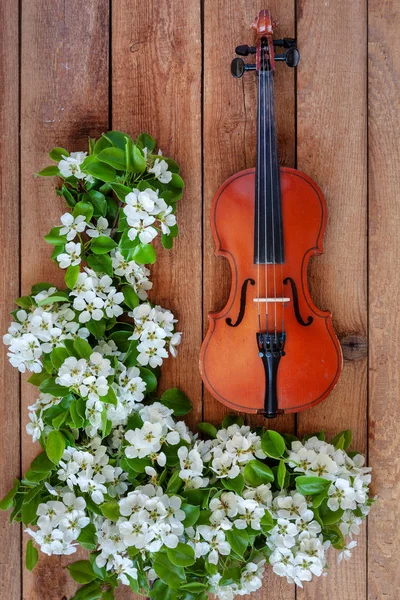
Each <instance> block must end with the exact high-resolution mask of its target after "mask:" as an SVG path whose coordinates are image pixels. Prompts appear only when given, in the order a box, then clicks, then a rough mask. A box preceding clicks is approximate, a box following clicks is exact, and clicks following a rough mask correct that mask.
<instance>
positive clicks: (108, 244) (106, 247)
mask: <svg viewBox="0 0 400 600" xmlns="http://www.w3.org/2000/svg"><path fill="white" fill-rule="evenodd" d="M116 246H117V244H116V242H114V240H113V239H111V238H110V237H108V236H107V235H99V236H98V237H96V238H93V239H92V243H91V245H90V249H91V251H92V252H94V254H107V253H108V252H110V251H111V250H112V249H113V248H116Z"/></svg>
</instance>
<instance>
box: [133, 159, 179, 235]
mask: <svg viewBox="0 0 400 600" xmlns="http://www.w3.org/2000/svg"><path fill="white" fill-rule="evenodd" d="M163 162H165V161H163ZM125 202H126V205H125V206H124V209H123V210H124V213H125V216H126V219H127V223H128V225H129V229H128V236H129V239H131V240H135V239H136V237H137V236H138V237H139V240H140V241H141V242H142V244H150V242H152V241H153V240H154V238H155V237H156V236H157V228H156V227H155V226H154V224H155V223H156V221H158V222H159V224H160V226H161V231H162V233H164V234H167V235H168V234H169V233H170V232H171V230H170V227H173V226H174V225H176V217H175V215H174V214H173V213H172V206H168V205H167V203H166V202H165V200H164V199H163V198H161V197H160V196H159V195H158V191H157V190H156V191H154V190H152V189H151V188H148V189H145V190H144V191H140V190H138V189H137V188H135V189H134V190H133V191H132V192H130V193H129V194H127V195H126V196H125Z"/></svg>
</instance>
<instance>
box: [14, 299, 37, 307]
mask: <svg viewBox="0 0 400 600" xmlns="http://www.w3.org/2000/svg"><path fill="white" fill-rule="evenodd" d="M14 302H15V304H16V305H17V306H19V307H20V308H23V309H26V310H30V308H31V306H34V305H35V302H34V300H33V299H32V298H31V297H30V296H21V298H17V299H16V300H14Z"/></svg>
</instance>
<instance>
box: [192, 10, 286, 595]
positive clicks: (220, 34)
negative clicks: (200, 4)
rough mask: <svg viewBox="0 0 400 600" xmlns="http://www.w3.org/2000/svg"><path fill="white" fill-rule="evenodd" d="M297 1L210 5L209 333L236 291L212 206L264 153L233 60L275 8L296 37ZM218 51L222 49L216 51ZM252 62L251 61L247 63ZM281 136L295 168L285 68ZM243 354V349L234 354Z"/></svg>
mask: <svg viewBox="0 0 400 600" xmlns="http://www.w3.org/2000/svg"><path fill="white" fill-rule="evenodd" d="M293 6H294V5H293V2H291V1H289V0H283V1H281V2H277V1H271V2H269V4H268V6H266V5H265V3H264V2H260V1H253V0H252V1H250V2H249V1H244V0H237V1H236V2H230V1H229V0H217V1H216V0H205V2H204V96H203V102H204V109H203V110H204V112H203V115H204V124H203V137H204V144H203V156H204V182H203V203H204V238H203V244H204V250H203V256H204V263H203V278H204V287H203V289H204V292H203V311H204V312H203V314H204V328H205V331H206V329H207V327H208V319H207V315H208V312H211V311H217V310H220V309H221V308H222V307H223V306H224V305H225V303H226V300H227V298H228V295H229V288H230V271H229V268H228V264H227V261H226V260H224V259H221V258H218V259H216V258H215V257H214V250H215V248H214V243H213V240H212V237H211V228H210V221H209V219H210V206H211V200H212V198H213V195H214V194H215V192H216V191H217V189H218V187H219V186H220V185H221V184H222V183H223V182H224V181H225V180H226V179H228V177H230V176H231V175H233V174H234V173H237V172H238V171H241V170H242V169H246V168H249V167H254V166H255V151H256V91H257V84H256V78H255V76H254V73H248V74H245V75H244V77H243V78H242V79H241V80H237V79H234V78H233V77H232V75H231V73H230V63H231V60H232V58H234V56H235V47H236V46H238V45H239V44H250V45H251V44H252V43H253V41H254V32H253V31H252V30H251V29H250V26H251V24H252V22H253V20H254V18H255V17H256V16H257V15H258V13H259V11H260V10H262V9H264V8H268V9H270V10H271V13H272V16H273V17H274V18H276V19H278V20H279V28H278V29H277V33H279V36H282V37H284V36H286V37H293V36H294V12H293ZM213 50H214V51H213ZM247 62H251V60H249V61H247ZM275 91H276V112H277V133H278V145H279V153H280V162H281V164H284V165H287V166H293V165H294V156H295V128H294V73H293V70H291V69H287V68H286V67H285V66H283V65H278V68H277V71H276V80H275ZM227 352H240V348H234V349H227ZM229 412H232V411H230V410H229V409H227V408H225V407H224V406H223V405H222V404H220V403H218V402H217V400H215V399H214V398H213V397H212V396H211V395H210V394H209V393H208V392H205V394H204V420H205V421H209V422H213V423H220V422H221V420H222V418H223V417H224V415H225V414H227V413H229ZM244 416H245V420H246V423H248V424H252V425H260V424H264V423H265V419H263V418H262V417H253V416H252V417H249V415H244ZM273 427H274V428H276V429H280V430H281V431H293V430H294V417H293V416H291V415H289V416H279V417H278V418H277V419H275V420H274V422H273ZM294 595H295V590H294V588H293V587H291V586H290V585H288V584H287V583H286V581H283V580H282V579H279V578H277V577H276V576H275V575H274V574H273V573H272V572H271V571H266V576H265V581H264V586H263V589H262V590H260V592H258V593H257V594H256V595H255V598H257V600H266V598H279V599H280V600H289V599H292V598H294Z"/></svg>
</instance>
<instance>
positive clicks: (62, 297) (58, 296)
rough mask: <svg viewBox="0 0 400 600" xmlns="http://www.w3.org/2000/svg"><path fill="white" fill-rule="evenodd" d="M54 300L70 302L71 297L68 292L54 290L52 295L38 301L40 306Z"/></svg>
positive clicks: (52, 302) (51, 302)
mask: <svg viewBox="0 0 400 600" xmlns="http://www.w3.org/2000/svg"><path fill="white" fill-rule="evenodd" d="M54 302H70V298H69V295H68V293H67V292H60V291H58V292H54V294H51V296H48V297H47V298H43V300H40V301H39V302H37V305H38V306H47V305H48V304H54Z"/></svg>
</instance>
